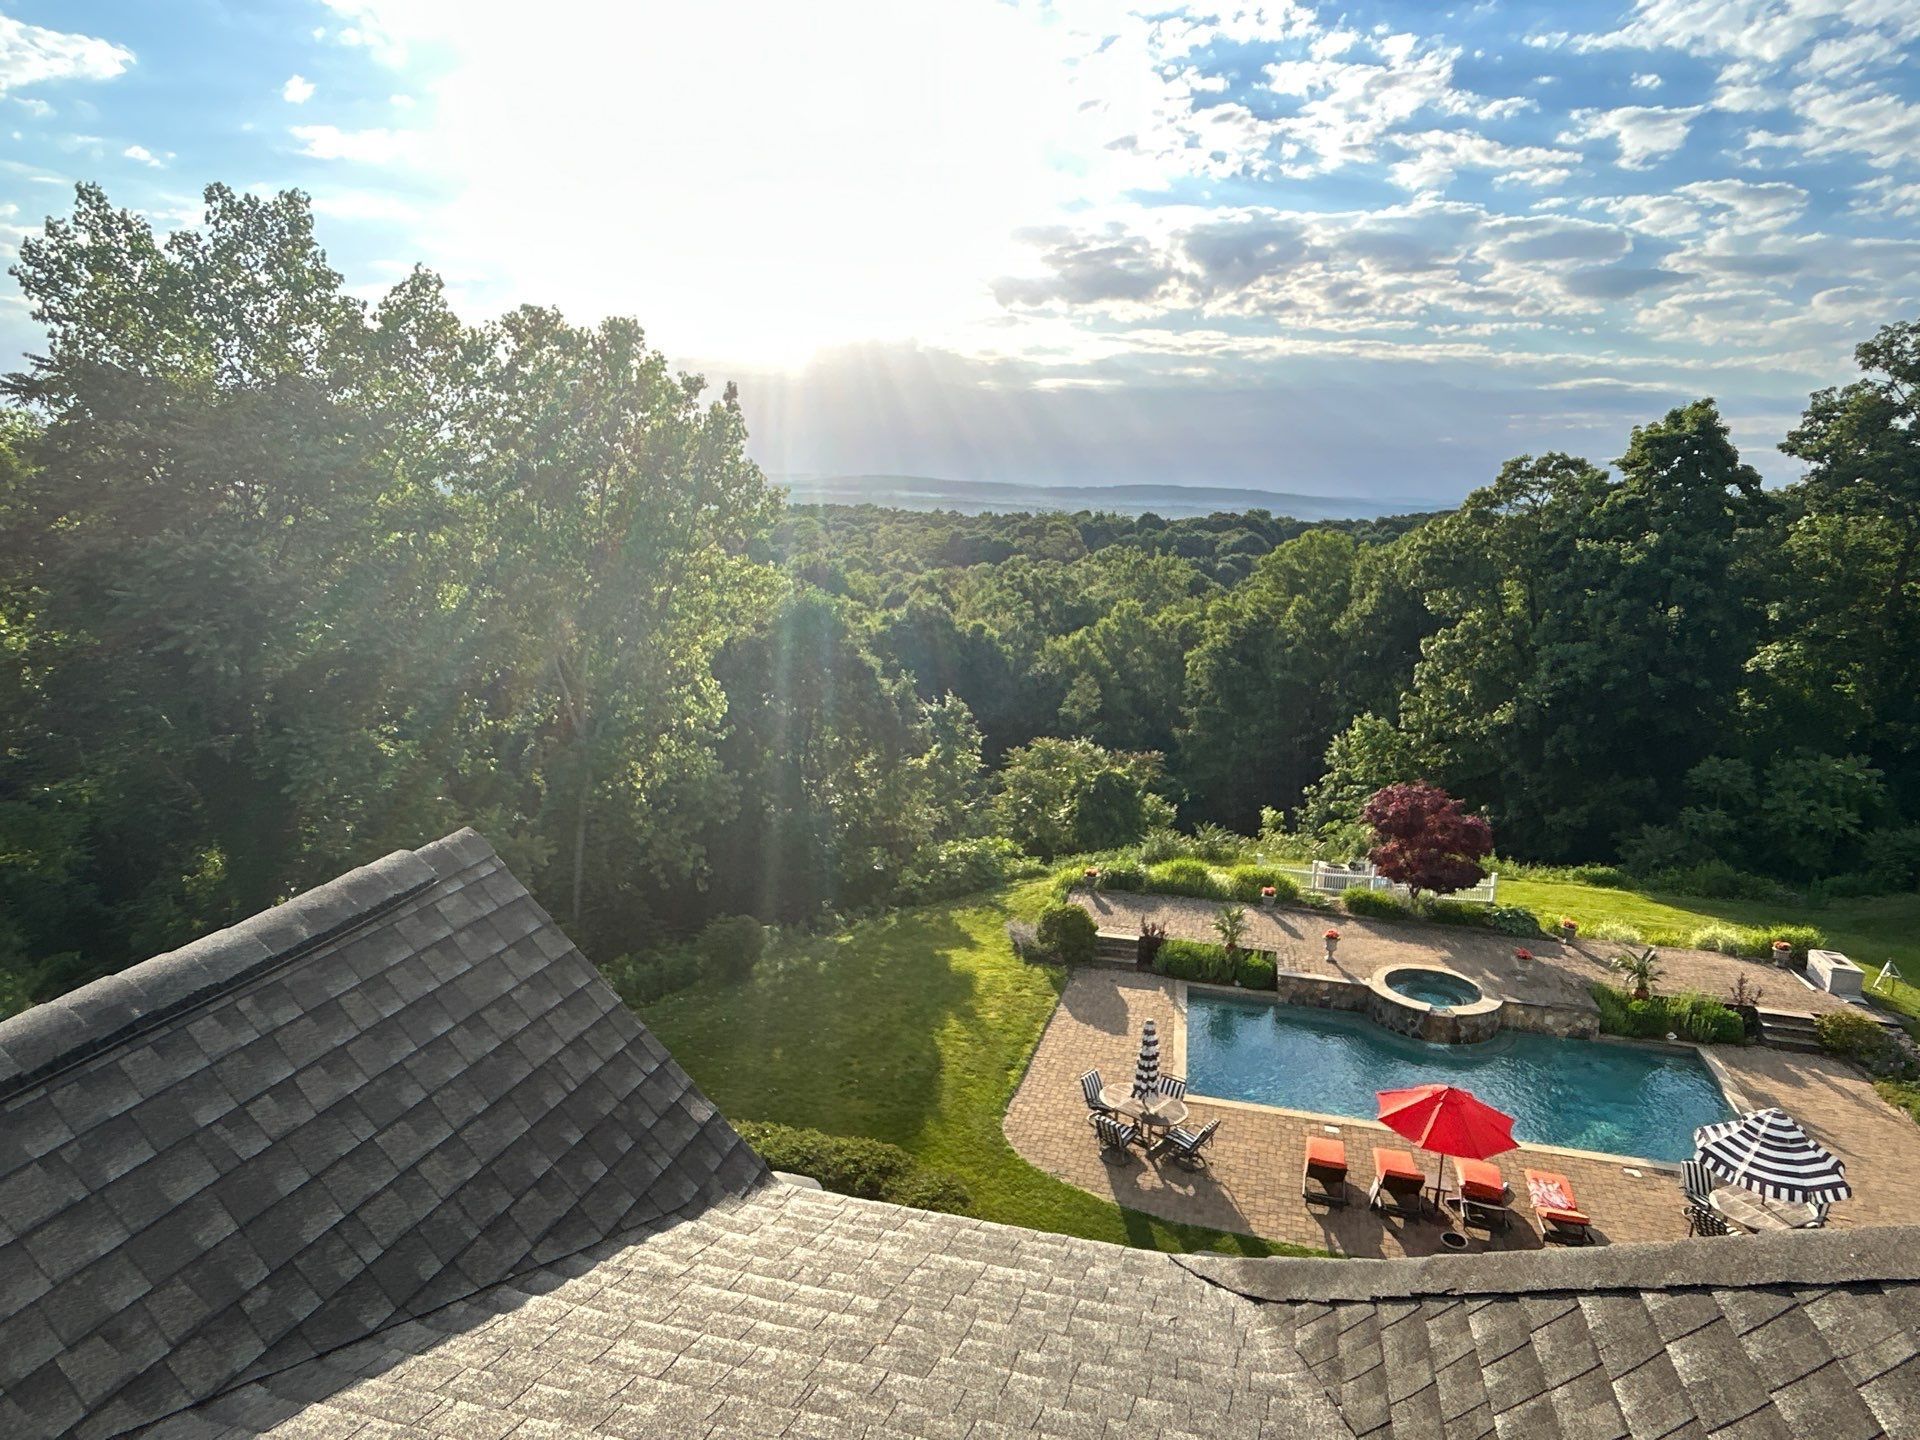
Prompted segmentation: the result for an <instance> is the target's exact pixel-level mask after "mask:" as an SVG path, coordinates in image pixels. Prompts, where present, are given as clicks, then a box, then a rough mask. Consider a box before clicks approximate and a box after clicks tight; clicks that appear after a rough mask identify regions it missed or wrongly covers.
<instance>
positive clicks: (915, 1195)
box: [734, 1120, 973, 1215]
mask: <svg viewBox="0 0 1920 1440" xmlns="http://www.w3.org/2000/svg"><path fill="white" fill-rule="evenodd" d="M734 1129H736V1130H738V1131H739V1132H740V1138H741V1139H743V1140H745V1141H746V1142H747V1143H748V1144H749V1145H751V1146H752V1147H753V1148H754V1149H755V1150H756V1151H758V1152H759V1155H760V1158H761V1159H762V1160H764V1161H766V1162H767V1164H768V1165H769V1166H770V1167H771V1168H773V1169H775V1170H785V1171H788V1172H790V1173H792V1174H795V1175H806V1176H809V1177H811V1178H812V1179H815V1180H818V1181H819V1182H820V1183H821V1185H823V1186H824V1187H825V1188H827V1189H828V1190H831V1191H833V1192H834V1193H835V1194H837V1195H854V1196H858V1197H859V1198H860V1199H863V1200H885V1201H888V1202H889V1203H891V1204H894V1205H911V1206H912V1207H913V1208H914V1209H916V1210H942V1211H945V1212H947V1213H948V1214H950V1215H965V1214H966V1213H967V1212H968V1211H969V1210H971V1209H972V1207H973V1197H972V1196H971V1195H970V1194H968V1193H967V1187H966V1186H965V1185H963V1184H962V1183H961V1182H960V1178H959V1177H958V1176H956V1175H949V1174H948V1173H947V1172H946V1171H944V1170H933V1169H929V1168H928V1167H926V1166H924V1165H922V1164H921V1163H920V1162H919V1161H918V1160H915V1159H914V1158H913V1156H911V1155H909V1154H908V1153H907V1152H906V1151H904V1150H902V1149H901V1148H900V1147H899V1146H898V1145H889V1144H887V1142H886V1141H884V1140H869V1139H867V1138H866V1137H864V1136H858V1135H829V1134H827V1133H825V1132H824V1131H821V1130H803V1129H800V1128H799V1127H797V1126H793V1125H778V1124H774V1123H773V1122H771V1121H766V1120H746V1121H742V1122H741V1123H739V1124H737V1125H735V1126H734Z"/></svg>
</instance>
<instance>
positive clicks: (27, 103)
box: [13, 95, 53, 120]
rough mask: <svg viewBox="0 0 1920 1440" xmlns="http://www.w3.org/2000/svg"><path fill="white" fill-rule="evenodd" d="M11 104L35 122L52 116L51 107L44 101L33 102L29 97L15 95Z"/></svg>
mask: <svg viewBox="0 0 1920 1440" xmlns="http://www.w3.org/2000/svg"><path fill="white" fill-rule="evenodd" d="M13 103H14V104H16V105H18V106H19V107H20V108H21V109H22V110H24V111H26V112H27V114H29V115H31V116H32V117H33V118H34V119H36V120H44V119H46V118H47V117H48V116H49V115H51V114H53V106H51V105H49V104H48V103H47V102H46V101H44V100H35V99H33V98H32V97H30V96H26V95H16V96H14V97H13Z"/></svg>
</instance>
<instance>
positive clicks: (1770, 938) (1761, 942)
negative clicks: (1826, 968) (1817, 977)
mask: <svg viewBox="0 0 1920 1440" xmlns="http://www.w3.org/2000/svg"><path fill="white" fill-rule="evenodd" d="M1749 933H1750V934H1751V935H1752V936H1753V938H1754V945H1755V948H1754V950H1753V952H1752V953H1754V954H1755V955H1770V954H1772V953H1773V942H1774V941H1776V940H1784V941H1786V942H1787V944H1788V945H1789V946H1791V947H1792V949H1793V954H1794V958H1795V959H1799V960H1804V959H1806V958H1807V951H1809V950H1819V949H1822V948H1824V947H1825V945H1826V943H1827V937H1826V936H1825V935H1823V934H1822V933H1821V932H1820V931H1818V930H1816V929H1814V928H1813V926H1811V925H1762V926H1761V927H1760V928H1759V929H1757V930H1754V931H1750V932H1749Z"/></svg>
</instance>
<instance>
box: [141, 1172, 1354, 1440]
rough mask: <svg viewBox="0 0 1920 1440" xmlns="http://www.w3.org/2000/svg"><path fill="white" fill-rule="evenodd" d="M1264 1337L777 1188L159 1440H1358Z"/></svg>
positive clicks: (965, 1228)
mask: <svg viewBox="0 0 1920 1440" xmlns="http://www.w3.org/2000/svg"><path fill="white" fill-rule="evenodd" d="M1258 1321H1259V1313H1258V1310H1257V1307H1255V1306H1253V1305H1250V1304H1247V1303H1246V1302H1244V1301H1242V1300H1240V1299H1238V1298H1237V1297H1235V1296H1233V1295H1231V1294H1229V1293H1228V1292H1226V1291H1225V1290H1222V1289H1219V1288H1217V1287H1215V1286H1212V1285H1209V1284H1207V1283H1206V1282H1204V1281H1202V1280H1200V1279H1198V1278H1196V1277H1194V1276H1192V1275H1190V1274H1188V1273H1187V1272H1186V1271H1184V1270H1182V1269H1180V1268H1179V1267H1178V1266H1176V1265H1172V1264H1170V1263H1168V1262H1167V1260H1166V1257H1164V1256H1161V1255H1156V1254H1152V1253H1150V1252H1145V1251H1138V1250H1128V1249H1123V1248H1121V1247H1119V1246H1114V1245H1103V1244H1098V1243H1096V1242H1093V1241H1088V1240H1075V1239H1070V1238H1066V1237H1063V1236H1058V1235H1044V1234H1040V1233H1038V1232H1035V1231H1028V1230H1018V1229H1014V1228H1011V1227H1009V1226H1004V1225H991V1224H986V1223H984V1222H981V1221H977V1220H969V1219H964V1218H961V1217H958V1216H952V1215H935V1214H930V1213H927V1212H923V1211H917V1210H906V1209H902V1208H900V1207H897V1206H892V1205H882V1204H878V1203H876V1202H873V1201H865V1200H849V1199H846V1198H844V1197H842V1196H837V1195H829V1194H824V1193H821V1192H819V1191H811V1190H802V1189H800V1188H798V1187H795V1186H787V1185H783V1184H778V1183H775V1184H771V1185H768V1186H766V1187H764V1188H762V1189H760V1190H758V1191H756V1192H755V1193H754V1194H753V1195H751V1196H748V1197H746V1198H744V1199H741V1200H730V1201H726V1202H723V1203H721V1204H718V1205H714V1206H712V1207H709V1208H708V1209H707V1210H705V1211H704V1212H702V1213H701V1214H700V1215H699V1216H697V1217H694V1218H691V1219H687V1220H682V1221H680V1222H678V1223H669V1224H662V1225H659V1226H655V1227H650V1229H649V1230H648V1231H647V1232H646V1233H645V1234H642V1235H639V1236H635V1237H631V1238H628V1239H625V1240H622V1241H614V1242H610V1243H607V1244H604V1245H600V1246H596V1247H594V1248H593V1249H592V1250H590V1251H589V1252H587V1253H586V1254H584V1255H581V1256H578V1257H575V1258H573V1259H571V1260H567V1261H562V1262H560V1263H558V1264H555V1265H552V1266H549V1267H547V1268H546V1269H545V1270H543V1271H540V1272H537V1273H536V1274H534V1275H532V1276H529V1277H526V1278H525V1279H523V1280H520V1281H516V1282H509V1283H508V1284H505V1285H502V1286H498V1287H496V1288H495V1289H494V1290H492V1291H489V1292H488V1293H487V1294H486V1295H484V1296H481V1297H477V1298H475V1299H473V1300H470V1301H463V1302H461V1303H459V1304H456V1305H452V1306H449V1307H448V1308H447V1309H445V1310H442V1311H439V1312H438V1313H436V1314H433V1315H429V1316H426V1317H424V1318H423V1319H421V1320H419V1321H415V1322H411V1323H408V1324H405V1325H400V1326H395V1327H393V1328H391V1329H388V1330H386V1331H384V1332H382V1333H381V1334H379V1335H377V1336H374V1337H373V1338H371V1339H369V1340H367V1341H364V1342H362V1343H360V1344H357V1345H353V1346H349V1347H347V1348H346V1349H343V1350H340V1351H336V1352H334V1353H333V1354H331V1355H328V1356H327V1357H325V1358H324V1359H320V1360H315V1361H310V1362H309V1363H307V1364H305V1365H302V1366H299V1367H297V1368H295V1369H292V1370H289V1371H286V1372H285V1373H283V1374H280V1375H277V1376H272V1377H269V1378H267V1379H265V1380H262V1381H260V1382H258V1383H255V1384H251V1385H247V1386H244V1387H242V1388H240V1389H238V1390H236V1391H234V1392H232V1393H230V1394H228V1395H224V1396H221V1397H219V1398H218V1399H215V1400H212V1401H209V1402H208V1403H206V1404H205V1405H202V1406H200V1407H199V1408H198V1409H196V1410H194V1411H193V1412H190V1413H189V1414H187V1415H182V1416H177V1417H175V1418H174V1419H172V1420H170V1421H167V1422H164V1423H162V1424H160V1425H158V1426H156V1427H155V1428H154V1429H153V1430H151V1431H149V1432H145V1433H144V1434H143V1435H142V1436H141V1440H239V1437H242V1436H256V1435H263V1434H264V1435H273V1436H294V1435H324V1436H328V1437H349V1436H351V1437H355V1440H373V1437H376V1436H377V1437H379V1440H416V1437H429V1436H431V1437H446V1440H479V1437H495V1436H500V1435H504V1434H506V1433H507V1432H508V1431H509V1430H510V1429H512V1427H513V1425H514V1424H515V1422H521V1423H522V1425H523V1428H521V1429H517V1430H512V1433H513V1435H514V1436H515V1437H516V1440H522V1437H524V1440H534V1437H539V1440H580V1437H588V1436H626V1437H635V1440H641V1437H644V1440H668V1437H679V1436H705V1435H709V1434H713V1435H725V1436H742V1437H746V1436H775V1435H790V1436H817V1437H822V1440H829V1437H830V1440H849V1437H856V1436H864V1437H876V1440H878V1437H889V1440H922V1437H956V1440H957V1437H961V1436H967V1437H972V1440H988V1437H992V1436H1011V1435H1029V1434H1048V1435H1061V1436H1082V1437H1106V1436H1109V1435H1112V1434H1116V1433H1119V1432H1121V1431H1124V1432H1125V1433H1126V1434H1128V1435H1130V1436H1147V1437H1152V1436H1168V1437H1202V1440H1254V1437H1256V1436H1260V1435H1287V1436H1295V1437H1299V1440H1318V1437H1333V1436H1339V1437H1344V1436H1346V1435H1347V1433H1348V1432H1347V1429H1346V1427H1345V1426H1344V1425H1343V1424H1342V1423H1341V1422H1340V1419H1339V1417H1338V1416H1337V1415H1336V1414H1335V1412H1334V1409H1333V1406H1332V1405H1331V1404H1330V1403H1329V1402H1328V1400H1327V1397H1326V1394H1325V1392H1324V1390H1323V1389H1322V1388H1321V1387H1320V1385H1319V1384H1318V1382H1316V1381H1315V1380H1314V1379H1313V1377H1312V1376H1311V1375H1309V1374H1307V1373H1306V1371H1305V1369H1304V1367H1303V1366H1301V1364H1300V1362H1299V1360H1298V1358H1297V1357H1296V1356H1295V1355H1294V1354H1293V1353H1292V1352H1291V1351H1290V1350H1289V1349H1288V1348H1287V1347H1286V1346H1284V1345H1283V1344H1280V1343H1278V1339H1277V1337H1276V1336H1275V1335H1273V1334H1272V1333H1271V1332H1269V1331H1268V1330H1266V1329H1265V1328H1264V1327H1262V1326H1261V1325H1260V1324H1259V1323H1258ZM1109 1422H1112V1424H1111V1425H1110V1423H1109ZM362 1426H364V1427H366V1428H365V1429H361V1428H360V1427H362Z"/></svg>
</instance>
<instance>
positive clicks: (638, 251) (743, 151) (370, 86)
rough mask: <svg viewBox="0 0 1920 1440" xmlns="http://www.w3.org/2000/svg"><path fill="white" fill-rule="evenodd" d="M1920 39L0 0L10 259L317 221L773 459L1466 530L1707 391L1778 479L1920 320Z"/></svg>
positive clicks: (2, 197) (362, 262) (384, 261)
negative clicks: (1541, 459)
mask: <svg viewBox="0 0 1920 1440" xmlns="http://www.w3.org/2000/svg"><path fill="white" fill-rule="evenodd" d="M1916 53H1920V5H1916V4H1913V3H1911V0H1904V3H1902V0H1787V3H1782V0H1729V3H1717V4H1704V3H1691V0H1643V3H1639V4H1631V3H1630V4H1624V5H1622V4H1595V5H1574V4H1554V5H1544V4H1543V5H1493V4H1482V5H1475V6H1456V7H1452V8H1441V7H1436V6H1432V5H1418V4H1382V5H1367V4H1356V5H1346V6H1334V7H1316V6H1311V5H1304V4H1278V5H1268V6H1262V7H1255V8H1248V9H1206V8H1194V9H1187V10H1172V9H1163V8H1152V9H1137V8H1133V7H1129V6H1126V5H1122V4H1112V3H1103V0H1048V3H1031V0H1018V3H989V0H916V3H914V4H912V5H901V4H898V3H897V0H888V3H877V0H876V3H832V0H827V3H822V4H819V5H812V6H803V5H794V4H791V3H790V0H744V3H738V4H732V5H729V6H727V7H725V8H724V9H717V8H714V7H700V6H688V5H685V4H678V5H655V4H649V3H606V4H583V3H573V0H552V3H548V4H544V5H540V6H525V5H507V4H492V3H485V0H478V3H474V0H465V3H463V0H311V3H308V0H300V3H282V4H278V5H273V6H257V5H247V4H241V3H239V0H232V3H220V0H171V3H169V4H166V5H155V4H152V3H151V0H113V3H107V0H101V3H87V0H61V3H43V0H0V247H4V248H5V249H6V250H8V251H9V252H10V251H11V249H12V248H13V247H14V246H16V245H17V243H18V240H19V238H20V236H21V234H22V233H26V232H30V231H31V230H33V229H35V228H37V227H38V226H39V225H40V224H41V223H42V222H43V220H44V219H45V217H46V216H47V215H49V214H52V213H59V212H61V211H64V210H65V209H66V208H67V207H68V205H69V204H70V199H71V193H72V191H71V187H72V185H73V183H74V182H75V181H76V180H82V179H87V180H98V181H100V182H101V183H103V184H104V185H105V186H106V187H107V190H108V193H109V194H110V195H111V196H112V197H113V198H114V199H115V200H116V201H117V202H119V203H121V204H123V205H127V206H129V207H132V208H135V209H138V210H140V211H142V212H144V213H146V214H147V215H149V216H150V217H151V218H152V219H153V221H154V223H155V224H156V226H158V227H160V228H162V229H170V228H173V227H176V226H180V225H183V224H191V223H194V221H195V220H196V218H197V215H198V206H199V199H198V196H199V191H200V188H201V187H202V186H204V185H205V184H206V183H208V182H210V181H213V180H223V181H226V182H228V183H230V184H233V185H236V186H239V187H242V188H259V189H277V188H283V187H287V186H297V187H299V188H301V189H303V190H306V191H307V192H309V193H310V194H311V195H312V196H313V197H314V202H315V206H316V208H317V210H318V211H319V214H320V227H321V235H322V239H323V242H324V243H325V244H326V245H327V247H328V250H329V253H330V255H331V256H332V258H333V260H334V263H335V264H336V266H338V268H340V269H341V270H342V271H343V272H344V273H345V274H346V275H347V277H348V279H349V282H350V283H351V284H352V286H353V287H354V288H355V290H356V291H357V292H359V293H362V294H364V295H366V296H367V297H368V298H370V299H371V298H373V297H376V296H377V295H378V294H379V293H380V292H381V290H382V289H383V288H384V287H385V286H387V285H389V284H391V283H392V282H393V281H394V279H395V278H397V276H398V275H399V274H401V273H404V271H405V270H406V269H407V268H408V267H409V266H410V265H411V264H412V263H414V262H415V261H423V262H425V263H426V264H428V265H431V266H433V267H434V268H436V269H438V270H439V271H441V273H442V274H443V275H445V276H446V278H447V280H448V282H449V285H450V287H451V290H452V292H453V294H454V296H455V298H456V301H457V303H458V304H459V305H460V306H461V308H462V309H463V311H464V312H466V313H467V314H469V315H470V316H471V317H473V318H480V317H484V316H487V315H490V314H494V313H497V312H498V311H499V310H501V309H502V308H504V307H506V306H509V305H513V304H517V303H522V302H529V301H530V302H537V303H552V304H558V305H560V306H561V307H562V308H564V309H565V310H566V311H567V312H568V313H569V314H571V315H574V316H577V317H580V318H591V317H595V316H599V315H604V314H608V313H627V314H633V315H636V316H638V317H639V318H640V319H641V321H642V322H643V323H644V324H646V325H647V327H648V330H649V333H650V335H651V337H652V339H653V340H654V342H655V343H656V344H658V345H659V346H661V347H662V348H663V349H665V350H666V351H667V352H668V353H669V354H670V355H672V356H673V357H675V358H676V359H677V360H679V361H680V362H682V363H684V364H687V365H689V366H692V367H694V368H698V369H700V370H702V371H704V372H705V373H707V374H708V375H709V376H710V377H712V378H713V379H715V380H716V381H717V380H720V379H727V378H732V379H737V380H738V381H739V382H740V383H741V386H742V390H743V393H744V396H745V400H746V404H747V407H748V413H749V420H750V422H751V424H752V427H753V431H754V440H753V444H754V448H755V453H756V454H757V455H758V457H759V458H760V459H761V460H762V461H763V463H765V464H766V465H767V466H768V468H769V469H770V470H772V471H774V472H776V473H847V472H883V473H909V474H928V475H937V476H943V477H954V478H974V479H995V480H1022V481H1036V482H1044V481H1054V482H1060V483H1076V484H1090V483H1093V484H1097V483H1100V482H1101V481H1123V482H1130V483H1137V482H1143V481H1161V482H1167V483H1188V484H1233V485H1259V486H1267V487H1271V488H1279V489H1295V490H1308V491H1316V492H1322V493H1341V492H1353V493H1357V494H1363V495H1367V496H1370V497H1389V498H1403V497H1404V498H1408V499H1415V500H1420V501H1436V502H1438V501H1451V500H1455V499H1457V498H1459V496H1460V495H1461V494H1463V493H1464V492H1465V491H1466V490H1467V489H1468V488H1470V487H1471V486H1472V485H1474V484H1476V483H1480V482H1482V481H1484V480H1485V479H1487V478H1489V477H1490V476H1491V475H1492V473H1493V472H1494V470H1495V469H1496V468H1497V466H1498V464H1499V462H1500V461H1501V460H1502V459H1504V458H1506V457H1507V456H1510V455H1514V454H1519V453H1523V452H1528V451H1536V452H1537V451H1540V450H1545V449H1550V448H1567V449H1572V450H1576V451H1578V452H1580V453H1584V454H1587V455H1589V456H1591V457H1592V458H1594V459H1597V460H1600V461H1606V460H1609V459H1611V458H1612V457H1613V456H1615V455H1617V454H1618V453H1619V452H1620V450H1621V449H1622V448H1623V447H1624V444H1625V441H1626V435H1627V431H1628V429H1629V428H1630V426H1631V425H1632V424H1633V423H1634V422H1636V421H1639V420H1644V419H1649V418H1653V417H1656V416H1657V415H1659V414H1660V413H1661V412H1662V411H1663V410H1664V409H1665V408H1666V407H1668V406H1670V405H1673V404H1676V403H1680V402H1682V401H1685V400H1688V399H1692V398H1694V397H1696V396H1699V395H1703V394H1710V395H1713V396H1715V397H1717V398H1718V399H1719V400H1720V402H1721V405H1722V407H1723V409H1724V410H1725V411H1726V413H1727V414H1728V415H1729V417H1730V418H1731V420H1732V421H1733V423H1734V426H1735V432H1736V435H1737V436H1738V438H1739V439H1740V441H1741V442H1742V444H1743V445H1744V446H1745V447H1747V449H1748V451H1749V458H1751V459H1752V460H1754V461H1755V463H1757V464H1759V465H1760V466H1761V468H1762V469H1763V470H1764V471H1765V472H1766V473H1767V474H1769V475H1770V476H1772V477H1774V478H1779V479H1784V478H1787V477H1789V476H1790V475H1791V474H1792V473H1793V468H1792V465H1791V462H1788V461H1786V460H1785V459H1784V457H1781V456H1779V455H1777V454H1776V453H1774V451H1773V446H1774V445H1775V444H1776V443H1777V441H1778V439H1779V438H1780V436H1781V435H1782V434H1783V433H1784V431H1785V430H1786V429H1787V428H1788V426H1789V425H1790V424H1791V423H1792V422H1793V419H1794V417H1795V416H1796V415H1797V413H1798V411H1799V408H1800V407H1801V406H1802V405H1803V404H1804V402H1805V399H1806V394H1807V392H1808V391H1809V390H1810V389H1813V388H1815V387H1818V386H1821V385H1825V384H1831V383H1838V382H1841V381H1844V380H1845V379H1846V378H1848V375H1849V372H1850V359H1849V356H1850V352H1851V348H1852V346H1853V345H1854V344H1855V343H1856V342H1857V341H1859V340H1860V339H1863V338H1865V337H1866V336H1867V335H1869V334H1871V332H1872V331H1873V329H1874V328H1875V327H1877V326H1878V325H1880V324H1882V323H1886V322H1888V321H1891V320H1895V319H1901V318H1915V317H1916V316H1917V315H1920V238H1916V236H1917V235H1920V66H1916V63H1915V57H1916ZM34 343H35V339H34V329H33V326H32V323H31V321H30V319H29V318H28V316H27V314H26V312H25V309H24V307H23V306H22V305H21V303H20V302H19V297H18V295H17V293H16V292H14V291H13V290H12V287H11V285H10V284H9V285H8V286H7V287H6V288H5V289H4V291H0V353H4V354H5V355H7V356H9V357H11V356H13V355H17V354H19V353H21V352H23V351H30V350H31V349H32V348H33V346H34Z"/></svg>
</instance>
